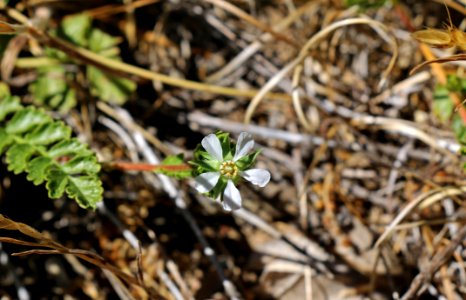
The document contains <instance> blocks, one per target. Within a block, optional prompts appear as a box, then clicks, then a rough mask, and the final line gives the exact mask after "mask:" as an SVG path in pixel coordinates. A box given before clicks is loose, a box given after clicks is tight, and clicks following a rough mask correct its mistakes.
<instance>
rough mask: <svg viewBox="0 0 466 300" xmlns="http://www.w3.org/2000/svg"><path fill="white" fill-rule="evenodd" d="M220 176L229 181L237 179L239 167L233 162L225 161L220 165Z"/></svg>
mask: <svg viewBox="0 0 466 300" xmlns="http://www.w3.org/2000/svg"><path fill="white" fill-rule="evenodd" d="M220 174H222V175H223V176H225V177H227V178H229V179H231V178H235V177H236V176H237V175H238V167H237V166H236V164H235V162H234V161H232V160H229V161H224V162H222V164H221V165H220Z"/></svg>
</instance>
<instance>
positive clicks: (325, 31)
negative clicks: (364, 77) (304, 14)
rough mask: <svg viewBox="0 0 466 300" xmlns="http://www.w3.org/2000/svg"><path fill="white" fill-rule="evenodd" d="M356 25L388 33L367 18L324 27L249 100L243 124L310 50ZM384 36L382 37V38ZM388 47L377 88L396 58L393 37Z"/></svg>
mask: <svg viewBox="0 0 466 300" xmlns="http://www.w3.org/2000/svg"><path fill="white" fill-rule="evenodd" d="M358 24H365V25H369V26H371V27H372V28H374V27H375V28H378V29H379V30H381V31H382V32H388V28H387V27H386V26H385V25H383V24H382V23H380V22H377V21H374V20H371V19H368V18H350V19H345V20H341V21H337V22H335V23H333V24H331V25H329V26H328V27H325V28H324V29H322V30H321V31H319V32H318V33H316V34H315V35H313V36H312V37H311V38H310V39H309V40H308V41H307V43H306V44H305V45H304V46H303V48H302V49H301V51H300V53H299V55H298V57H296V58H295V59H294V60H293V61H291V62H290V63H288V65H286V66H285V67H284V68H283V69H281V70H280V72H278V73H277V74H276V75H275V76H274V77H272V78H271V79H270V80H269V81H268V82H267V83H266V84H265V85H264V86H263V87H262V89H261V90H260V91H259V93H257V95H256V96H254V98H253V99H252V100H251V103H250V104H249V106H248V108H247V110H246V114H245V117H244V123H246V124H249V123H250V122H251V118H252V115H253V113H254V111H255V110H256V108H257V106H258V105H259V103H260V102H261V101H262V99H263V98H264V97H265V95H267V94H268V93H269V92H270V91H271V90H272V89H273V88H274V87H275V86H276V85H277V84H278V82H280V80H282V79H283V77H285V76H286V75H287V74H288V73H289V72H290V71H291V70H293V69H294V68H296V67H297V66H298V65H299V64H301V63H302V62H303V60H304V59H305V58H306V57H307V56H308V53H309V51H310V50H311V49H313V48H315V47H316V46H317V45H318V43H319V42H320V41H321V40H322V39H324V38H325V37H327V35H329V34H330V33H331V32H332V31H334V30H336V29H338V28H340V27H345V26H350V25H358ZM376 32H377V33H379V31H378V30H376ZM384 37H385V36H382V38H384ZM389 43H390V45H391V46H392V48H393V54H392V57H391V59H390V63H389V64H388V66H387V68H386V69H385V71H384V72H383V74H382V78H381V80H380V83H379V87H380V86H382V85H383V84H384V83H385V82H386V78H387V77H388V74H389V73H390V72H391V70H392V69H393V67H394V66H395V62H396V59H397V57H398V46H397V44H396V40H395V38H394V37H391V38H390V40H389Z"/></svg>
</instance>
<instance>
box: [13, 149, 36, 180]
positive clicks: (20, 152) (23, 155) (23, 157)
mask: <svg viewBox="0 0 466 300" xmlns="http://www.w3.org/2000/svg"><path fill="white" fill-rule="evenodd" d="M35 150H36V149H34V147H33V146H31V145H29V144H15V145H13V146H12V147H11V148H10V149H9V150H8V152H7V153H6V162H7V164H8V170H9V171H13V173H15V174H19V173H21V172H24V171H25V170H26V169H27V166H28V161H29V160H30V158H31V156H32V155H33V154H34V153H35V152H36V151H35Z"/></svg>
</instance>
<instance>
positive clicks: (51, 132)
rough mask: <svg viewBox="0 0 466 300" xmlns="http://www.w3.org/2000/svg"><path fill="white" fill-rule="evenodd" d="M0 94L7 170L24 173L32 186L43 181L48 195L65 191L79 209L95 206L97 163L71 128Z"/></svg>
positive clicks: (0, 149)
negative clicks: (73, 136)
mask: <svg viewBox="0 0 466 300" xmlns="http://www.w3.org/2000/svg"><path fill="white" fill-rule="evenodd" d="M1 96H3V97H0V154H3V153H6V163H7V164H8V170H10V171H12V172H13V173H15V174H19V173H22V172H26V173H27V179H28V180H30V181H32V182H33V183H34V184H35V185H39V184H42V183H44V182H46V185H45V186H46V188H47V190H48V193H49V197H50V198H52V199H56V198H59V197H62V196H63V194H65V193H66V194H67V196H68V197H70V198H72V199H74V200H76V201H77V203H78V204H79V205H80V206H81V207H83V208H91V209H95V208H96V204H97V202H99V201H100V200H101V199H102V193H103V189H102V183H101V181H100V179H99V177H98V172H99V171H100V165H99V163H98V162H97V159H96V157H95V155H94V153H93V152H92V151H90V150H89V149H88V148H87V146H86V145H84V144H82V143H81V142H79V141H78V140H77V139H75V138H72V137H71V129H70V128H69V127H68V126H66V125H65V124H64V123H63V122H61V121H55V120H53V119H52V118H51V117H50V116H48V115H47V114H46V113H45V112H44V111H43V110H41V109H37V108H34V107H23V106H22V105H21V104H20V102H19V99H18V98H17V97H12V96H10V95H1Z"/></svg>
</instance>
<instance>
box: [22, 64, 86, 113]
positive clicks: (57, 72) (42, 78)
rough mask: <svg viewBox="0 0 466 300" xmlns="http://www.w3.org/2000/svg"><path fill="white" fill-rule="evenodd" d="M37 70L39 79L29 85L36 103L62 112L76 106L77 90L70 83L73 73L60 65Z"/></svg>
mask: <svg viewBox="0 0 466 300" xmlns="http://www.w3.org/2000/svg"><path fill="white" fill-rule="evenodd" d="M37 71H38V77H37V80H36V81H35V82H34V83H33V84H31V85H30V86H29V91H30V92H31V94H32V95H34V101H35V103H36V104H39V105H47V106H48V107H51V108H53V109H55V110H58V111H59V112H61V113H67V112H68V111H69V110H70V109H72V108H73V107H75V106H76V103H77V102H76V91H75V89H73V88H71V86H70V85H69V82H71V81H72V80H73V76H72V74H70V73H67V72H66V71H65V68H64V67H63V66H60V65H56V66H47V67H41V68H39V69H38V70H37Z"/></svg>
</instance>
